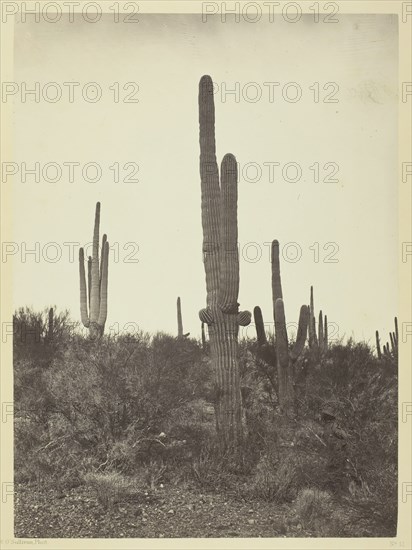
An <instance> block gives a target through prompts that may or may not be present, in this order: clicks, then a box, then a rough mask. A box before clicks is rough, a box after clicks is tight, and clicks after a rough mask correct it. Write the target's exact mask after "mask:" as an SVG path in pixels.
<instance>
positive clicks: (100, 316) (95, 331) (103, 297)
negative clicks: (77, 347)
mask: <svg viewBox="0 0 412 550" xmlns="http://www.w3.org/2000/svg"><path fill="white" fill-rule="evenodd" d="M99 225H100V202H98V203H97V204H96V213H95V218H94V230H93V255H92V256H91V257H90V256H89V259H88V288H86V273H85V268H84V250H83V248H80V250H79V274H80V315H81V320H82V323H83V325H84V326H85V327H86V328H88V329H89V334H90V337H91V338H99V337H100V336H102V334H103V332H104V325H105V323H106V319H107V286H108V268H109V243H108V241H107V237H106V235H103V239H102V258H101V263H99Z"/></svg>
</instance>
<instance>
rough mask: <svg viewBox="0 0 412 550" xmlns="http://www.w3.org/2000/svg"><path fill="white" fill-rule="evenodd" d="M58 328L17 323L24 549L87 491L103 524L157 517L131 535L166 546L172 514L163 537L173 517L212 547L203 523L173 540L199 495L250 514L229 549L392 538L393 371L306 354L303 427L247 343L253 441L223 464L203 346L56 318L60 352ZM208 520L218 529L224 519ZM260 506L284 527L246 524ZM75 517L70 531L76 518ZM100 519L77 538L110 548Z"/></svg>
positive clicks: (300, 392) (351, 347)
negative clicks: (35, 512) (78, 326)
mask: <svg viewBox="0 0 412 550" xmlns="http://www.w3.org/2000/svg"><path fill="white" fill-rule="evenodd" d="M48 315H49V310H48V309H46V310H45V311H44V312H43V313H41V314H40V313H39V314H37V313H35V312H33V311H31V310H29V309H26V310H19V311H17V312H16V314H15V317H14V326H15V339H14V372H15V397H16V415H15V481H16V484H17V494H18V498H17V501H16V502H17V505H16V536H42V537H45V536H57V534H58V533H57V531H56V530H54V528H53V527H50V526H49V525H50V521H47V519H46V518H47V517H48V514H52V513H53V509H54V508H53V507H54V504H53V502H54V501H53V498H59V499H60V500H59V507H60V508H62V506H63V505H64V503H65V502H66V499H67V502H71V500H70V499H71V498H74V496H73V495H75V494H78V495H83V496H82V498H81V499H80V500H79V501H76V502H77V506H80V507H82V502H84V506H86V503H87V502H89V501H92V502H95V503H96V504H95V505H96V506H97V509H100V510H101V513H102V514H106V516H105V517H109V516H110V517H112V516H113V517H115V516H116V515H118V514H119V507H120V509H123V508H124V507H126V508H125V509H127V510H129V512H130V513H132V512H131V511H132V510H133V514H134V513H136V510H140V511H144V512H145V514H146V516H145V515H142V516H141V518H144V517H146V518H149V519H148V520H147V522H143V523H142V519H140V520H139V522H140V523H139V524H138V525H140V527H141V530H140V531H139V530H138V529H137V527H136V528H134V529H133V530H131V531H129V532H130V533H134V534H133V535H130V536H149V534H150V533H151V534H152V535H151V536H158V534H157V535H156V534H154V535H153V531H150V530H149V531H146V529H149V525H150V517H151V516H150V514H151V513H153V514H154V516H153V518H154V517H156V514H160V511H161V510H164V514H165V518H164V519H161V518H163V515H161V516H159V517H158V521H165V522H166V523H165V527H164V529H163V528H162V529H160V532H161V533H162V532H164V531H167V529H168V527H167V525H169V523H168V521H169V520H170V517H172V516H173V517H174V521H175V524H174V525H175V527H173V529H174V531H173V532H174V533H177V534H176V535H175V536H178V534H179V535H180V536H205V534H207V533H209V532H210V529H211V527H207V523H206V524H205V525H204V524H203V522H202V521H201V520H200V521H199V517H198V516H196V521H195V520H193V522H192V523H190V521H189V520H188V519H187V518H186V516H185V518H186V519H185V520H184V521H183V520H182V524H181V527H176V522H177V524H178V523H179V522H178V519H177V517H178V515H179V513H180V512H179V510H177V509H176V508H177V504H176V502H177V501H178V502H179V507H180V508H182V507H184V506H186V504H185V503H186V502H187V504H188V505H190V506H192V504H193V503H195V504H196V502H197V500H196V499H197V498H198V495H199V494H202V495H206V496H205V497H201V498H207V499H208V500H207V501H208V502H209V501H210V502H212V503H213V502H216V503H217V502H220V499H222V498H225V502H226V504H225V506H226V510H229V509H233V510H236V512H233V513H235V515H236V514H238V516H236V518H237V519H236V518H235V520H234V523H235V525H231V526H229V527H227V529H226V530H225V529H222V530H221V531H219V532H217V533H215V535H216V536H239V535H243V536H256V535H257V534H262V535H263V536H351V537H356V536H385V537H388V536H394V534H395V532H396V518H397V508H396V503H397V498H396V495H397V405H396V404H397V369H396V363H395V360H394V359H393V358H392V359H391V358H386V359H385V361H382V360H379V359H378V358H377V357H375V356H374V354H373V353H372V350H371V349H370V348H369V347H368V346H367V345H366V344H361V343H355V342H353V341H349V342H347V343H346V344H335V345H333V344H330V345H329V349H328V350H327V352H325V353H324V354H323V355H322V356H319V355H316V359H315V358H314V356H313V354H312V352H311V350H309V349H307V348H305V350H304V352H303V354H302V357H301V359H300V362H301V363H303V362H304V363H305V364H306V366H307V369H306V370H307V373H306V376H305V377H304V379H303V381H301V382H300V383H299V384H296V387H295V396H296V402H297V404H298V406H297V408H296V415H295V416H294V417H293V418H287V417H285V416H284V415H282V414H281V412H280V409H279V403H278V398H277V394H276V391H275V390H274V387H277V370H276V368H273V367H270V366H268V365H263V366H262V359H261V358H260V356H259V354H258V355H256V354H255V352H256V343H255V342H254V341H250V340H241V341H240V343H239V366H240V377H241V386H242V397H243V409H244V415H243V421H242V422H243V429H244V432H245V438H244V440H243V443H242V446H241V447H239V448H238V450H237V453H236V454H235V455H233V454H228V453H222V452H220V450H219V445H218V441H217V440H216V436H215V419H214V410H213V400H214V392H213V386H212V382H211V380H212V376H211V372H210V368H211V367H210V361H209V359H208V357H207V355H206V354H205V352H204V351H203V349H202V342H201V341H199V342H198V341H196V340H195V339H191V338H183V339H182V338H175V337H172V336H169V335H166V334H161V333H160V334H156V335H154V336H150V335H148V334H145V333H140V334H135V335H133V336H132V337H126V336H122V337H118V338H112V337H110V336H102V338H101V339H100V340H95V341H93V340H90V339H89V338H88V337H86V336H81V335H78V334H76V331H73V328H72V327H73V324H72V323H71V322H70V319H69V317H68V315H67V313H60V314H59V313H57V312H56V308H54V323H53V327H54V328H53V330H54V337H53V341H52V343H51V342H50V341H49V339H48V337H47V336H48V327H49V324H48ZM23 324H25V329H24V330H25V334H26V336H27V337H26V338H21V334H22V326H23ZM271 381H272V382H273V383H272V382H271ZM27 388H30V391H28V389H27ZM43 494H44V495H45V497H44V498H45V500H44V509H43V516H44V521H43V522H40V523H38V522H32V521H30V513H32V510H31V508H30V506H31V505H32V503H33V499H39V498H40V497H39V495H43ZM46 495H49V497H50V499H49V500H48V499H47V498H46ZM53 495H54V496H53ZM70 495H71V496H70ZM86 495H87V497H86ZM199 498H200V497H199ZM176 499H177V500H176ZM195 504H193V506H195ZM68 506H69V505H68ZM93 506H94V505H93ZM190 506H189V507H190ZM219 506H220V505H218V504H216V510H217V509H218V508H219ZM222 506H223V504H222ZM60 508H59V509H60ZM180 508H179V509H180ZM203 508H205V510H204V513H205V517H207V518H208V522H210V523H212V524H213V521H210V517H211V516H210V514H212V510H214V508H212V506H211V505H209V504H208V508H207V514H206V505H205V504H204V503H202V509H203ZM251 508H253V509H256V510H261V512H260V513H261V514H262V518H268V517H269V516H270V517H272V518H273V521H272V520H270V521H269V519H267V521H266V520H265V521H264V520H263V519H261V520H259V517H260V516H259V515H258V517H255V518H254V520H253V521H254V523H249V521H248V520H249V519H250V518H249V516H248V514H249V512H248V510H249V509H251ZM219 509H220V508H219ZM30 510H31V512H30ZM63 510H64V512H63ZM169 510H173V511H174V512H175V515H174V514H172V513H170V514H169V515H168V511H169ZM185 510H186V508H185ZM62 513H65V514H66V513H67V514H68V518H70V513H71V512H70V508H67V509H65V508H64V506H63V508H62ZM162 513H163V512H162ZM185 513H186V512H185ZM193 513H194V512H193ZM216 513H217V512H216ZM88 514H89V511H88V508H87V507H86V508H85V509H84V514H83V516H82V517H81V518H80V519H79V518H78V519H77V520H76V522H74V523H73V525H72V527H71V531H70V533H68V534H66V535H65V536H77V535H76V533H77V529H78V527H79V526H78V523H79V521H80V523H82V522H83V523H82V529H83V531H82V532H84V533H85V534H84V535H83V536H105V535H104V534H102V533H104V532H105V531H104V526H102V525H100V524H99V523H98V524H95V523H93V522H92V523H91V524H90V525H89V524H88ZM219 515H221V512H219ZM245 515H246V517H245ZM169 516H170V517H169ZM121 517H123V516H121ZM139 517H140V516H139ZM193 517H194V516H193ZM232 517H234V516H233V515H232ZM331 518H332V519H333V521H331ZM192 519H193V518H192ZM67 521H69V524H70V520H69V519H67ZM116 521H120V520H116ZM153 521H154V519H153ZM133 523H134V524H135V525H137V523H136V521H134V522H133ZM232 523H233V522H232ZM88 525H89V527H88ZM259 525H260V528H261V531H259V529H258V527H259ZM122 529H123V530H125V531H126V532H128V531H127V526H126V527H123V528H122ZM136 529H137V531H136ZM176 529H177V531H176ZM112 531H113V529H112ZM158 531H159V529H157V531H156V533H158ZM136 532H138V533H140V534H139V535H136ZM145 533H148V534H146V535H145ZM229 533H232V535H229ZM234 533H235V534H234ZM236 533H237V534H236ZM106 536H107V535H106ZM126 536H127V535H126ZM165 536H167V533H166V534H165Z"/></svg>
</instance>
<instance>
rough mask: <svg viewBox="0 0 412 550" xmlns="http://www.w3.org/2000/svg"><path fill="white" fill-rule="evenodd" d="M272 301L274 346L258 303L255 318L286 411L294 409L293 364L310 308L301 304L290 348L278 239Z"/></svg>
mask: <svg viewBox="0 0 412 550" xmlns="http://www.w3.org/2000/svg"><path fill="white" fill-rule="evenodd" d="M271 257H272V260H271V261H272V301H273V317H274V321H275V337H276V345H275V349H274V348H273V347H272V346H270V345H269V344H268V342H267V339H266V334H265V330H264V324H263V318H262V312H261V310H260V308H259V307H255V309H254V319H255V324H256V332H257V336H258V349H259V350H260V354H261V357H262V358H263V359H264V360H265V361H266V362H267V363H268V364H270V365H272V366H275V365H276V366H277V372H278V394H279V406H280V409H281V411H283V412H285V413H286V414H290V413H291V412H293V408H294V400H295V397H294V365H295V363H296V361H297V359H298V358H299V356H300V355H301V353H302V351H303V348H304V346H305V342H306V336H307V332H308V325H309V321H310V308H309V307H308V306H305V305H303V306H302V307H301V308H300V315H299V324H298V331H297V334H296V342H295V344H294V346H293V348H292V349H291V350H289V342H288V335H287V330H286V318H285V307H284V302H283V293H282V282H281V277H280V261H279V242H278V241H276V240H275V241H273V242H272V255H271Z"/></svg>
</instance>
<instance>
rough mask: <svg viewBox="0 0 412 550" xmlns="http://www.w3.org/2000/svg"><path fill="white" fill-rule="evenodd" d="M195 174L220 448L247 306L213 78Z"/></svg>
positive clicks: (226, 438)
mask: <svg viewBox="0 0 412 550" xmlns="http://www.w3.org/2000/svg"><path fill="white" fill-rule="evenodd" d="M199 125H200V178H201V189H202V227H203V263H204V266H205V274H206V294H207V297H206V305H207V307H206V308H205V309H202V310H201V311H200V312H199V317H200V320H201V322H202V323H206V324H207V325H208V333H209V342H210V352H211V360H212V364H213V368H214V373H215V396H216V398H215V413H216V430H217V435H218V438H219V441H220V446H221V448H222V449H227V448H233V447H235V446H236V445H237V443H239V442H240V440H241V438H242V401H241V391H240V374H239V359H238V331H239V325H242V326H246V325H248V324H249V323H250V319H251V314H250V313H249V312H248V311H243V312H239V304H238V301H237V300H238V293H239V253H238V244H237V163H236V159H235V157H234V156H233V155H231V154H227V155H225V156H224V158H223V160H222V164H221V169H220V180H219V168H218V165H217V161H216V145H215V107H214V100H213V82H212V79H211V78H210V76H203V77H202V78H201V80H200V83H199Z"/></svg>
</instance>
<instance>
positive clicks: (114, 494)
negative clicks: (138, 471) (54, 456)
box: [84, 472, 144, 510]
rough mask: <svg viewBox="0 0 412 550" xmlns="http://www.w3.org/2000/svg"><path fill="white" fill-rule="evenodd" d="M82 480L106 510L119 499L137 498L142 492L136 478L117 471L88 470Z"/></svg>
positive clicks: (119, 500)
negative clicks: (94, 471)
mask: <svg viewBox="0 0 412 550" xmlns="http://www.w3.org/2000/svg"><path fill="white" fill-rule="evenodd" d="M84 481H85V483H86V485H90V486H91V487H93V488H94V490H95V492H96V496H97V500H98V502H99V504H100V505H101V506H102V507H103V508H105V509H106V510H107V509H109V508H112V507H113V506H114V505H115V504H117V503H119V502H121V501H125V500H132V499H135V498H138V497H139V496H141V495H142V494H143V492H144V491H143V490H142V489H141V487H140V485H139V484H138V483H136V480H134V479H130V478H126V477H125V476H123V475H122V474H120V473H118V472H102V473H91V472H90V473H87V474H85V475H84Z"/></svg>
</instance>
